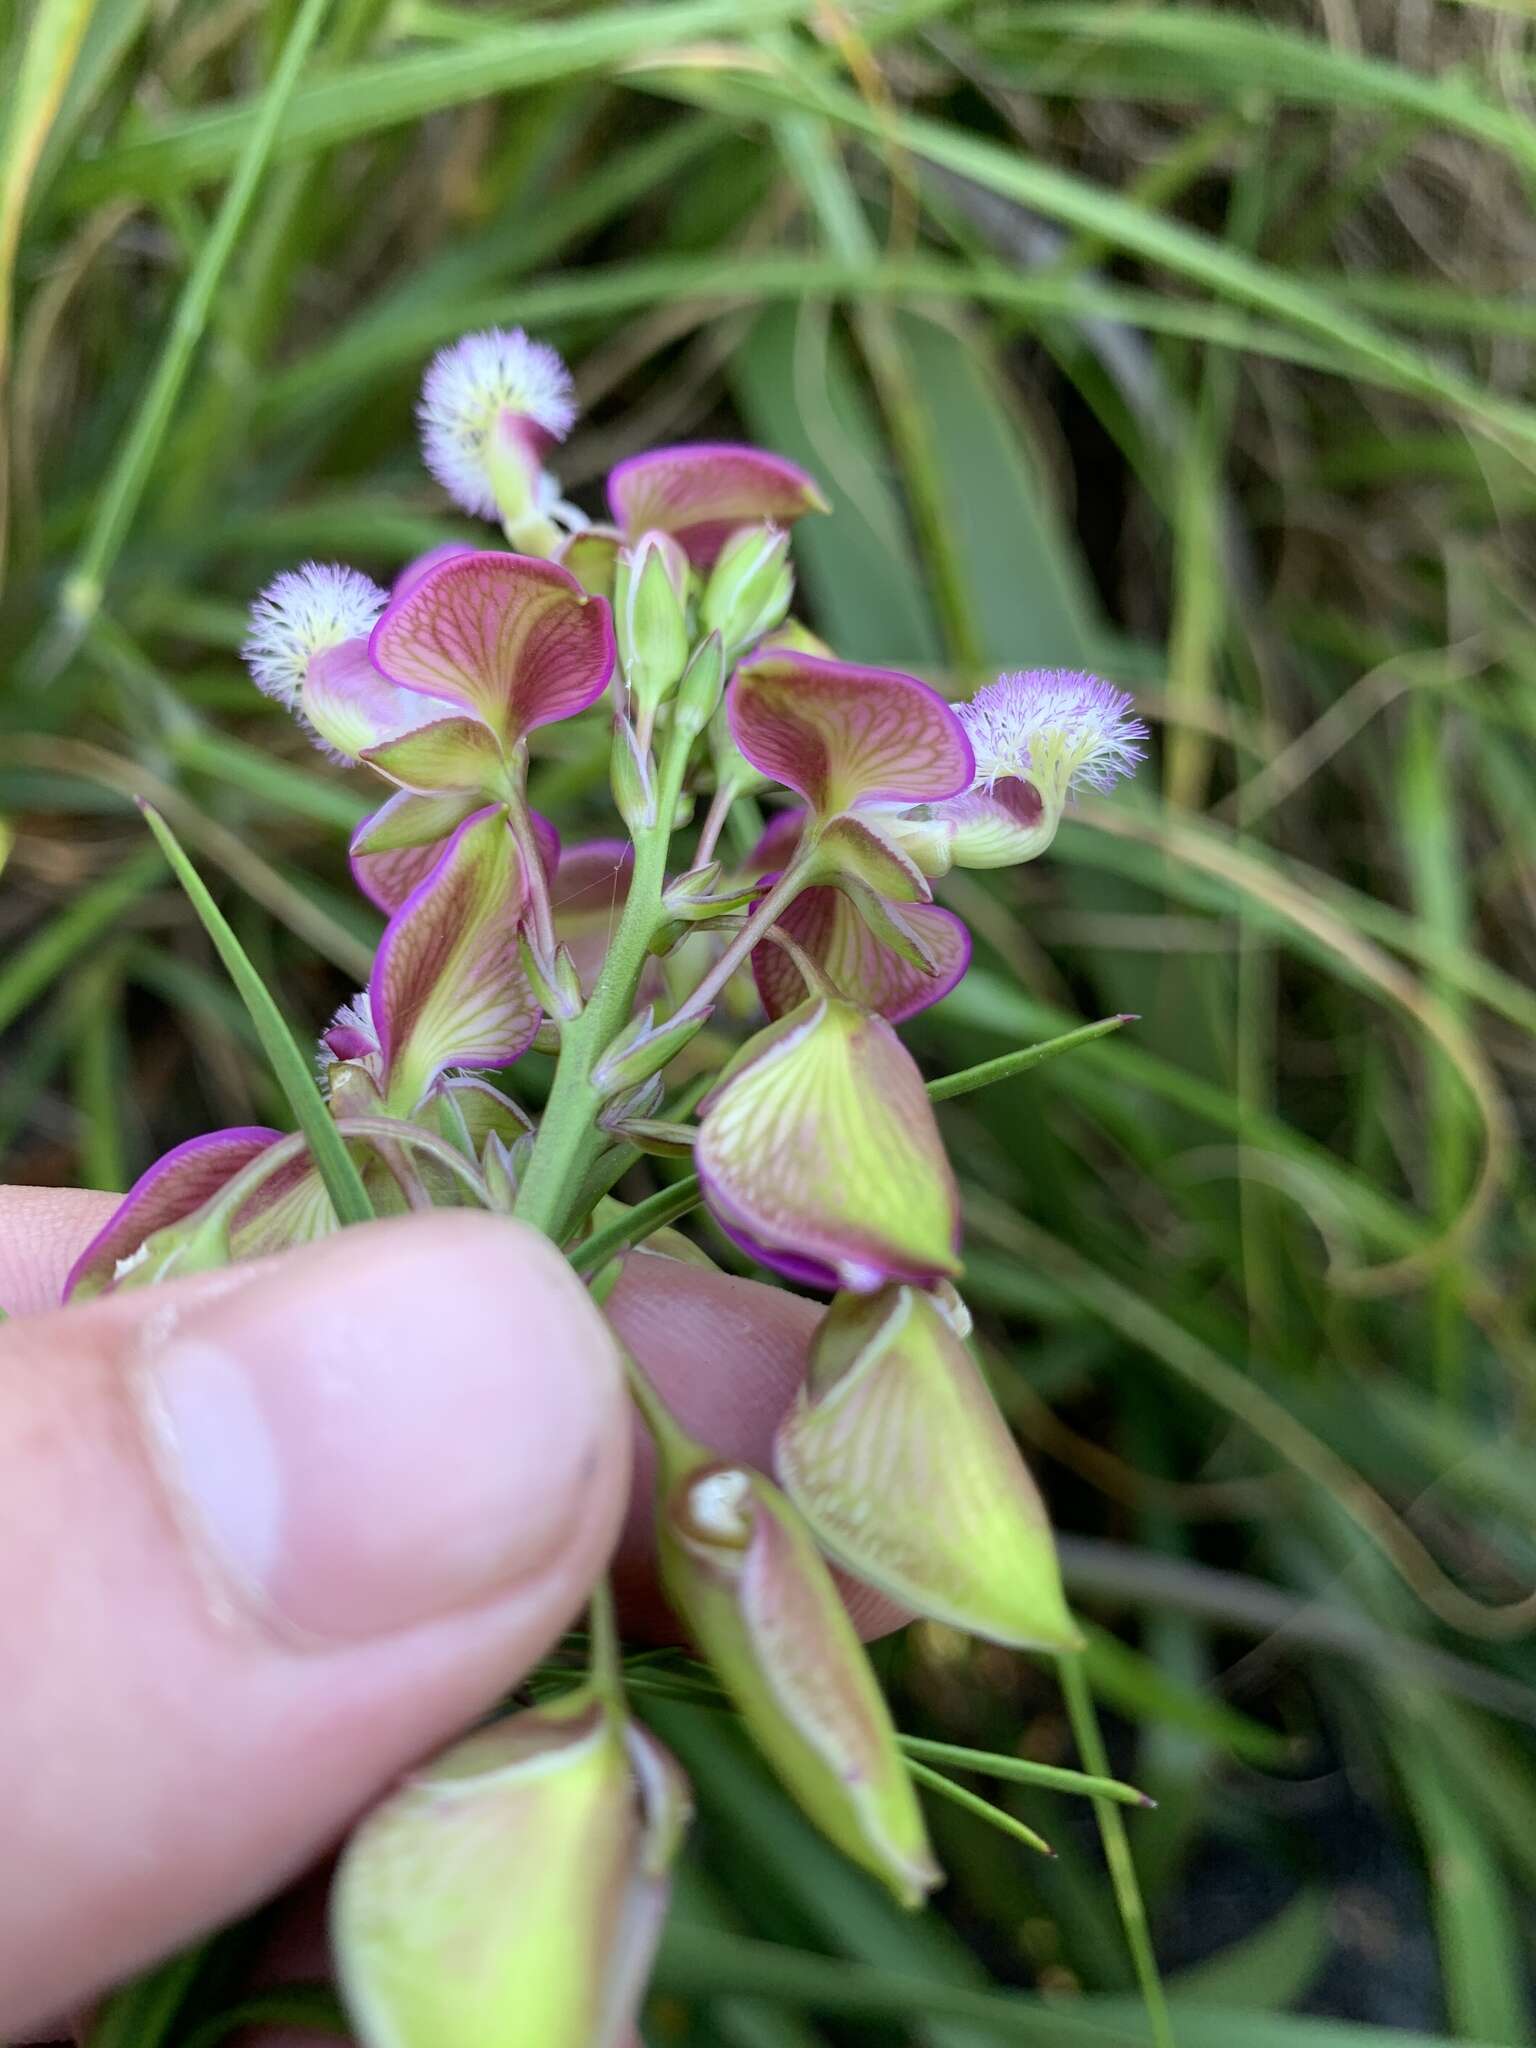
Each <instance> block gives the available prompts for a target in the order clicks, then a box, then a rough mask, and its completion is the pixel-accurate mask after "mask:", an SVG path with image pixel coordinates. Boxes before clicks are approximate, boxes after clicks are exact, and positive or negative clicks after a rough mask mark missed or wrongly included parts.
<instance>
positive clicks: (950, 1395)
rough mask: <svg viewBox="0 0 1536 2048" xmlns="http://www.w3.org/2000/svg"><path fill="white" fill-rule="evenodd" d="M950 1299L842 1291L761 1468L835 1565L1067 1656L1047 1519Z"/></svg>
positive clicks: (966, 1625)
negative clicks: (771, 1465)
mask: <svg viewBox="0 0 1536 2048" xmlns="http://www.w3.org/2000/svg"><path fill="white" fill-rule="evenodd" d="M957 1317H959V1318H963V1319H964V1321H965V1322H966V1323H968V1321H969V1318H968V1317H966V1316H965V1311H964V1307H963V1304H960V1303H959V1298H958V1296H956V1295H954V1292H953V1290H952V1289H947V1290H946V1299H945V1300H943V1301H942V1302H941V1301H939V1300H937V1299H936V1298H935V1297H934V1296H932V1295H930V1294H928V1293H926V1292H925V1291H923V1290H921V1289H918V1288H915V1287H888V1288H884V1289H882V1290H881V1292H880V1293H878V1294H874V1295H863V1296H854V1295H846V1294H845V1295H839V1296H838V1298H837V1300H836V1301H834V1302H833V1304H832V1306H831V1308H829V1309H828V1311H827V1313H826V1315H825V1316H824V1317H823V1319H822V1322H821V1325H820V1328H819V1329H818V1330H817V1333H816V1336H815V1339H814V1341H813V1343H812V1346H811V1358H810V1368H809V1371H808V1373H807V1376H806V1382H805V1385H804V1387H803V1389H802V1390H801V1393H800V1395H799V1397H798V1398H797V1400H796V1402H795V1405H794V1407H793V1408H792V1409H791V1411H790V1413H789V1414H788V1415H787V1416H786V1417H785V1419H784V1421H783V1422H782V1423H781V1425H780V1427H779V1433H778V1436H777V1438H776V1440H775V1444H774V1461H775V1466H776V1469H777V1471H778V1473H779V1476H780V1478H781V1479H782V1480H783V1482H784V1484H785V1486H786V1487H787V1488H788V1490H789V1494H790V1497H791V1499H792V1500H793V1501H794V1503H795V1505H796V1506H797V1507H798V1508H799V1510H800V1512H801V1513H802V1514H803V1515H804V1516H805V1518H806V1520H807V1521H808V1522H809V1524H810V1526H811V1529H812V1531H813V1532H814V1534H815V1536H816V1540H817V1541H818V1542H819V1543H820V1544H821V1545H822V1546H823V1548H824V1549H825V1550H827V1551H828V1552H829V1554H830V1555H831V1556H832V1557H834V1558H835V1559H836V1560H837V1562H838V1563H839V1564H841V1565H843V1566H845V1567H846V1568H847V1569H848V1570H849V1571H851V1572H853V1573H854V1574H855V1575H856V1576H857V1577H859V1578H861V1579H863V1580H864V1581H865V1583H866V1584H868V1585H871V1586H875V1587H878V1589H879V1590H880V1591H881V1592H882V1593H885V1594H887V1595H889V1597H890V1598H891V1599H893V1600H897V1601H900V1603H901V1604H902V1606H904V1607H909V1608H912V1609H914V1610H915V1611H916V1612H917V1613H918V1614H922V1615H925V1616H927V1617H928V1618H929V1619H930V1620H933V1621H943V1622H948V1623H949V1624H950V1625H951V1626H952V1627H955V1628H962V1629H967V1630H969V1631H971V1632H972V1633H973V1634H976V1635H983V1636H989V1637H991V1639H992V1640H993V1641H994V1642H1001V1643H1007V1644H1009V1645H1012V1646H1015V1647H1018V1648H1022V1649H1037V1650H1038V1649H1044V1650H1053V1651H1055V1650H1070V1649H1075V1648H1077V1647H1079V1645H1080V1642H1081V1638H1080V1637H1079V1635H1078V1633H1077V1630H1076V1628H1075V1627H1074V1625H1073V1622H1072V1617H1071V1615H1070V1614H1069V1613H1068V1611H1067V1605H1066V1601H1065V1599H1064V1597H1063V1595H1062V1590H1061V1575H1060V1572H1059V1569H1058V1567H1057V1563H1056V1547H1055V1544H1054V1542H1053V1540H1052V1537H1051V1528H1050V1523H1049V1521H1048V1520H1047V1519H1046V1513H1045V1508H1044V1506H1043V1504H1042V1502H1041V1499H1040V1495H1039V1493H1038V1491H1037V1490H1036V1487H1035V1483H1034V1481H1033V1479H1032V1478H1031V1477H1030V1475H1029V1471H1028V1469H1027V1468H1026V1466H1025V1464H1024V1461H1023V1459H1022V1458H1021V1457H1020V1455H1019V1451H1018V1446H1017V1445H1016V1444H1015V1443H1014V1440H1013V1437H1012V1435H1011V1434H1010V1432H1009V1430H1008V1426H1007V1424H1006V1423H1005V1422H1004V1420H1003V1418H1002V1416H1001V1415H1000V1414H999V1413H998V1411H997V1405H996V1403H995V1402H994V1401H993V1399H992V1395H991V1392H990V1391H989V1389H988V1387H987V1384H986V1382H985V1380H983V1378H982V1376H981V1374H980V1372H979V1371H978V1370H977V1367H976V1362H975V1360H974V1359H973V1358H972V1357H971V1354H970V1352H969V1351H968V1350H967V1349H966V1347H965V1344H964V1342H963V1341H962V1339H961V1337H960V1335H959V1334H958V1331H957V1327H956V1321H957Z"/></svg>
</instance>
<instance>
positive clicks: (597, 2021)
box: [331, 1688, 689, 2048]
mask: <svg viewBox="0 0 1536 2048" xmlns="http://www.w3.org/2000/svg"><path fill="white" fill-rule="evenodd" d="M688 1814H689V1802H688V1796H687V1790H686V1786H685V1784H684V1781H683V1777H682V1773H681V1772H680V1771H679V1769H678V1767H677V1765H676V1764H675V1763H674V1762H673V1760H672V1758H671V1757H670V1756H669V1755H668V1754H667V1752H666V1751H665V1750H664V1749H663V1748H662V1747H661V1745H660V1743H658V1742H657V1741H656V1739H655V1738H654V1737H653V1736H651V1735H649V1734H648V1733H647V1732H646V1731H645V1730H644V1729H641V1728H639V1727H637V1726H636V1725H635V1724H634V1723H632V1722H626V1721H624V1720H622V1719H621V1718H620V1716H619V1715H618V1714H617V1713H615V1712H614V1711H613V1710H612V1709H611V1708H609V1707H608V1706H606V1705H605V1704H603V1703H602V1702H601V1701H599V1700H597V1699H596V1698H594V1697H593V1695H592V1694H591V1693H590V1692H589V1691H588V1690H586V1689H585V1688H583V1689H582V1690H581V1691H580V1692H577V1693H574V1694H571V1695H569V1696H568V1697H566V1698H565V1699H562V1700H559V1701H556V1702H555V1703H554V1704H553V1705H550V1706H543V1707H535V1708H531V1709H529V1710H528V1711H527V1712H524V1713H520V1714H514V1715H513V1716H511V1718H510V1719H508V1720H505V1721H500V1722H497V1723H496V1724H495V1725H494V1726H492V1727H490V1728H486V1729H483V1730H481V1731H480V1732H479V1733H478V1734H475V1735H471V1736H470V1737H469V1738H468V1739H467V1740H465V1741H463V1742H460V1743H457V1744H456V1745H455V1746H454V1747H453V1748H452V1749H450V1750H447V1751H446V1752H445V1753H444V1754H443V1755H442V1756H440V1757H438V1758H437V1759H436V1760H435V1761H434V1762H433V1763H430V1764H428V1765H427V1766H426V1767H425V1768H424V1769H422V1770H420V1771H418V1772H416V1773H415V1774H414V1775H413V1776H411V1777H409V1778H407V1779H406V1781H405V1783H404V1784H403V1785H402V1786H401V1787H400V1788H399V1790H398V1791H396V1792H394V1793H392V1794H391V1795H390V1796H389V1797H388V1798H387V1799H385V1801H384V1802H383V1804H382V1805H380V1806H378V1807H376V1808H375V1809H374V1811H373V1812H372V1813H371V1814H369V1815H368V1817H367V1818H366V1819H365V1820H364V1821H363V1823H362V1825H361V1826H360V1827H359V1828H358V1829H357V1830H356V1831H355V1832H354V1834H353V1835H352V1838H351V1840H350V1842H349V1843H348V1844H347V1847H346V1850H345V1851H344V1853H343V1855H342V1859H341V1864H340V1867H339V1869H338V1871H337V1875H336V1883H335V1887H334V1891H333V1894H332V1908H331V1912H332V1923H331V1924H332V1938H333V1947H334V1949H335V1954H336V1962H337V1970H338V1974H339V1976H340V1979H341V1987H342V1993H343V1996H344V1998H345V2001H346V2005H347V2010H348V2013H349V2015H350V2017H351V2020H352V2024H353V2027H354V2028H355V2030H356V2032H357V2037H358V2039H359V2041H360V2042H361V2043H362V2044H363V2048H493V2044H494V2048H623V2044H625V2043H627V2041H628V2040H629V2038H630V2037H629V2029H630V2028H631V2027H632V2025H633V2023H634V2014H635V2009H636V2007H637V2006H638V2004H639V2002H640V1998H641V1995H642V1993H643V1991H644V1988H645V1979H646V1976H647V1973H648V1971H649V1968H650V1961H651V1956H652V1954H653V1953H654V1950H655V1946H656V1940H657V1937H658V1935H659V1934H660V1932H661V1923H662V1917H663V1914H664V1912H665V1908H666V1899H667V1890H668V1884H667V1869H668V1866H669V1864H670V1863H671V1861H672V1859H673V1857H674V1855H675V1853H676V1850H677V1845H678V1842H679V1840H680V1839H681V1836H682V1832H683V1830H684V1828H685V1827H686V1825H687V1821H688Z"/></svg>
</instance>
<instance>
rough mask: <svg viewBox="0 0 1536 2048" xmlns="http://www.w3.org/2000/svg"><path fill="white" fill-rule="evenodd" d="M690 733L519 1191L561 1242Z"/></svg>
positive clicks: (524, 1208)
mask: <svg viewBox="0 0 1536 2048" xmlns="http://www.w3.org/2000/svg"><path fill="white" fill-rule="evenodd" d="M690 743H691V735H689V734H687V733H678V732H675V731H674V732H673V733H672V734H671V735H670V736H669V739H668V744H667V749H666V752H665V754H664V755H663V757H662V762H661V766H660V768H659V770H658V772H657V789H656V813H655V816H656V822H655V824H653V825H650V826H647V827H646V828H645V829H644V830H642V831H641V832H639V833H637V834H636V837H635V865H634V872H633V873H632V875H631V876H630V883H629V896H628V898H627V900H626V902H625V905H624V913H623V915H622V917H621V918H620V919H619V928H618V930H617V931H616V932H615V933H614V935H613V942H612V944H611V945H610V946H609V948H608V957H607V959H606V960H605V961H604V963H603V971H602V973H601V974H600V975H599V977H598V982H597V987H596V988H595V989H594V990H593V991H592V999H591V1001H590V1002H589V1003H588V1004H587V1006H586V1008H585V1009H584V1010H583V1011H582V1013H581V1015H580V1016H579V1017H575V1018H572V1019H571V1021H570V1022H569V1023H567V1024H566V1025H565V1026H564V1027H563V1029H562V1032H561V1040H560V1057H559V1061H558V1063H557V1065H556V1067H555V1079H554V1084H553V1086H552V1087H551V1088H550V1091H549V1101H548V1103H547V1104H546V1105H545V1109H544V1114H543V1116H542V1117H541V1118H540V1120H539V1135H538V1137H537V1139H536V1140H535V1142H534V1147H533V1154H532V1156H531V1158H530V1159H529V1161H528V1167H527V1171H526V1172H525V1173H524V1175H523V1180H522V1185H521V1186H520V1187H519V1189H518V1191H517V1201H516V1203H515V1205H514V1210H513V1213H514V1214H515V1215H517V1216H519V1217H520V1218H521V1219H522V1220H523V1221H524V1222H525V1223H532V1224H534V1225H535V1226H536V1227H537V1228H538V1229H540V1230H542V1231H543V1232H544V1234H545V1235H546V1236H547V1237H552V1238H553V1239H554V1241H555V1243H556V1244H562V1243H563V1242H564V1241H565V1239H566V1238H567V1237H568V1236H569V1235H570V1233H571V1230H572V1228H573V1227H574V1226H575V1224H576V1223H578V1222H579V1221H580V1218H579V1217H578V1216H576V1215H574V1214H573V1213H572V1212H573V1209H574V1207H575V1200H576V1196H577V1194H578V1192H579V1190H580V1188H581V1184H582V1182H583V1180H584V1179H585V1178H586V1175H587V1174H588V1172H589V1171H590V1169H591V1167H592V1164H593V1161H594V1159H595V1157H596V1155H597V1152H598V1149H599V1147H600V1144H601V1134H600V1133H599V1131H598V1128H597V1119H598V1114H599V1112H600V1111H601V1109H602V1107H603V1098H602V1096H601V1095H600V1094H599V1093H598V1091H597V1090H596V1089H595V1088H594V1087H593V1086H592V1069H593V1068H594V1067H595V1066H596V1064H597V1062H598V1060H599V1059H600V1058H601V1057H602V1055H603V1053H604V1052H605V1051H606V1050H607V1048H608V1047H609V1046H610V1045H611V1044H612V1043H613V1041H614V1039H615V1038H616V1037H617V1036H618V1034H619V1033H620V1031H622V1030H623V1028H624V1026H625V1025H626V1024H627V1023H628V1022H629V1019H630V1014H631V1012H632V1011H633V1009H634V1003H635V991H636V989H637V988H638V987H639V985H640V976H641V974H642V973H643V972H644V970H645V962H646V956H647V954H648V953H649V951H650V945H651V940H652V939H653V938H654V937H655V936H656V932H657V930H658V928H659V927H660V925H661V924H662V923H663V922H664V912H663V910H662V903H661V892H662V889H663V887H664V886H665V883H666V876H667V847H668V845H669V843H670V841H671V837H672V820H673V818H674V817H675V816H676V814H677V800H678V795H679V793H680V791H681V789H682V786H683V773H684V770H685V769H686V768H687V765H688V750H689V746H690Z"/></svg>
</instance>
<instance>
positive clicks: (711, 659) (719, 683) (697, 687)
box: [672, 633, 725, 738]
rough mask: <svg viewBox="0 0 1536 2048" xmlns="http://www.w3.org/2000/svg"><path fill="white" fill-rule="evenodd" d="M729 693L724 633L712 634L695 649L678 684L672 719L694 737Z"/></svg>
mask: <svg viewBox="0 0 1536 2048" xmlns="http://www.w3.org/2000/svg"><path fill="white" fill-rule="evenodd" d="M724 693H725V648H724V646H723V645H722V644H721V640H720V635H719V634H718V633H711V634H709V635H708V636H707V638H705V639H704V640H702V641H701V642H700V643H699V645H698V647H697V648H695V650H694V656H693V659H692V661H690V662H689V664H688V668H687V671H686V673H685V674H684V676H683V680H682V681H681V682H680V683H679V684H678V686H677V699H676V701H675V702H674V704H673V706H672V722H673V724H674V725H675V726H676V727H677V728H678V730H679V731H681V732H686V733H687V734H688V735H689V737H690V738H692V737H693V736H694V735H696V734H698V733H701V732H702V731H703V730H704V728H705V726H706V725H708V723H709V721H710V720H711V719H712V718H713V717H714V715H715V713H716V711H718V710H719V708H720V699H721V697H722V696H723V695H724Z"/></svg>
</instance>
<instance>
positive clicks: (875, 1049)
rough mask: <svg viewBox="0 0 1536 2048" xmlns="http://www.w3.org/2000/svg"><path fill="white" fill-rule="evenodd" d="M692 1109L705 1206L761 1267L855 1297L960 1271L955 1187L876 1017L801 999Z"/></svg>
mask: <svg viewBox="0 0 1536 2048" xmlns="http://www.w3.org/2000/svg"><path fill="white" fill-rule="evenodd" d="M701 1109H702V1121H701V1123H700V1127H699V1139H698V1144H697V1146H696V1148H695V1159H696V1161H697V1164H698V1170H699V1175H700V1178H701V1180H702V1182H703V1185H704V1193H705V1199H706V1200H707V1202H708V1203H709V1207H710V1210H711V1212H712V1213H713V1215H714V1216H715V1219H716V1220H717V1222H719V1223H720V1225H721V1227H722V1228H723V1229H724V1230H726V1231H727V1232H728V1234H729V1235H730V1236H731V1237H733V1238H734V1239H736V1241H737V1242H738V1243H739V1244H741V1245H742V1246H743V1247H744V1248H745V1249H746V1250H748V1251H749V1252H751V1254H752V1256H753V1257H754V1258H756V1259H758V1260H760V1261H761V1262H762V1263H763V1264H764V1265H768V1266H772V1267H774V1268H775V1269H776V1270H777V1271H779V1272H781V1273H783V1274H785V1275H786V1276H787V1277H788V1278H789V1279H792V1280H800V1281H802V1282H804V1284H806V1285H807V1286H811V1287H827V1288H832V1287H845V1288H849V1289H851V1290H854V1291H856V1292H868V1291H869V1290H871V1289H873V1288H876V1287H879V1286H881V1285H883V1283H884V1282H885V1281H886V1280H888V1279H904V1280H921V1281H926V1280H939V1279H944V1278H947V1277H949V1276H951V1275H953V1274H955V1273H958V1272H959V1270H960V1266H959V1261H958V1259H957V1257H956V1255H955V1246H956V1242H957V1238H958V1234H959V1197H958V1194H957V1191H956V1188H955V1180H954V1175H953V1173H952V1172H951V1170H950V1166H949V1161H948V1159H947V1158H946V1157H945V1153H944V1146H943V1143H942V1141H941V1139H940V1137H939V1132H938V1126H937V1124H936V1123H935V1122H934V1118H933V1109H932V1107H931V1105H930V1103H929V1101H928V1097H927V1094H926V1093H925V1092H924V1089H923V1083H922V1077H921V1075H920V1074H919V1073H918V1070H917V1066H916V1064H915V1062H914V1061H913V1058H912V1055H911V1054H910V1053H909V1052H908V1051H907V1049H906V1047H905V1046H904V1045H903V1044H902V1043H901V1040H900V1039H899V1038H898V1037H897V1036H896V1034H895V1032H894V1031H893V1030H892V1029H891V1027H890V1025H889V1024H887V1023H886V1021H885V1019H884V1018H883V1017H877V1016H873V1015H871V1014H870V1013H869V1012H868V1011H866V1010H862V1009H860V1008H859V1007H858V1006H857V1005H856V1004H854V1003H850V1002H845V1001H844V1000H843V999H842V998H841V997H838V996H833V995H828V994H819V995H815V996H812V997H811V998H810V1000H809V1001H807V1002H804V1003H802V1004H801V1005H800V1007H799V1008H798V1009H796V1010H791V1011H790V1012H789V1014H788V1015H787V1016H784V1017H781V1018H780V1019H779V1020H778V1021H777V1023H774V1024H770V1025H769V1026H768V1028H767V1030H765V1031H761V1032H759V1033H758V1035H757V1037H756V1038H754V1039H752V1040H750V1041H749V1042H748V1043H747V1044H746V1045H745V1046H743V1047H742V1049H741V1051H740V1052H739V1053H738V1054H737V1055H736V1058H735V1059H734V1060H733V1061H732V1062H731V1064H730V1065H729V1066H728V1067H727V1068H726V1070H725V1072H724V1074H723V1075H722V1076H721V1078H720V1080H719V1081H718V1082H717V1083H716V1085H715V1088H714V1090H713V1092H712V1093H711V1094H710V1095H708V1096H706V1098H705V1100H704V1102H703V1104H702V1105H701Z"/></svg>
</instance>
